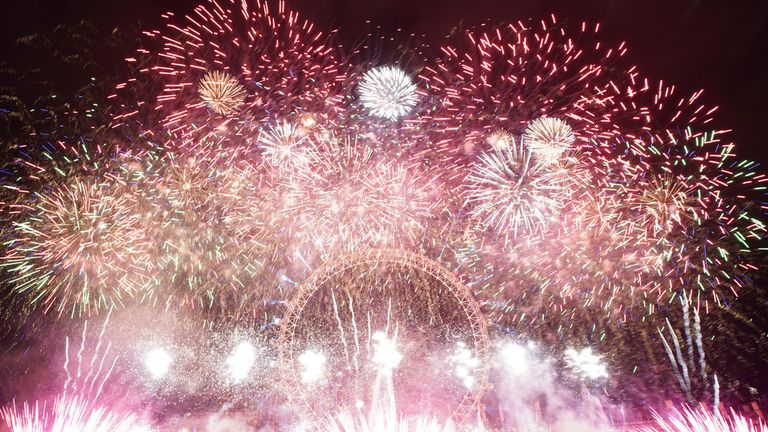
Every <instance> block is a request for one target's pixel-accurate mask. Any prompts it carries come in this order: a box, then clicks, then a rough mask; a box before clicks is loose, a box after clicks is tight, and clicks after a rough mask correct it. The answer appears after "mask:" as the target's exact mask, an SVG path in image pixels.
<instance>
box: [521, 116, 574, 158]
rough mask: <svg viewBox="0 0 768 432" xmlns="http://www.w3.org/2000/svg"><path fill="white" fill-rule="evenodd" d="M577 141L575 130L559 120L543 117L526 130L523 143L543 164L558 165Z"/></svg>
mask: <svg viewBox="0 0 768 432" xmlns="http://www.w3.org/2000/svg"><path fill="white" fill-rule="evenodd" d="M575 140H576V136H575V135H574V134H573V129H571V127H570V126H568V123H566V122H564V121H563V120H560V119H559V118H551V117H541V118H537V119H536V120H534V121H532V122H531V124H529V125H528V127H527V128H525V133H524V134H523V139H522V141H523V143H524V144H525V145H526V146H527V147H528V149H530V151H531V152H532V153H533V154H534V155H535V156H536V158H537V159H538V160H539V161H541V162H542V163H557V162H558V161H559V160H560V159H561V158H562V157H563V154H564V153H565V152H566V151H568V149H570V148H571V146H572V145H573V142H574V141H575Z"/></svg>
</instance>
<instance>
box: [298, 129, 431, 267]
mask: <svg viewBox="0 0 768 432" xmlns="http://www.w3.org/2000/svg"><path fill="white" fill-rule="evenodd" d="M439 188H440V184H439V182H438V179H436V178H435V177H433V176H431V175H430V174H429V173H422V172H421V171H420V170H418V168H417V167H412V166H409V165H408V163H406V162H400V161H397V160H389V159H382V158H381V157H380V155H378V154H377V153H376V152H375V151H373V149H372V148H371V147H370V146H369V143H368V142H367V141H366V140H364V139H362V138H356V137H344V138H335V137H332V136H331V137H329V138H326V139H321V140H319V142H318V143H317V145H316V146H314V147H313V148H312V150H311V153H310V164H309V165H308V167H307V169H304V170H300V171H298V173H297V179H296V181H294V182H291V183H289V184H288V185H287V188H286V189H287V190H286V191H285V193H284V196H283V199H284V201H285V207H284V212H285V219H286V220H287V221H288V222H290V223H291V226H292V231H294V232H296V233H297V234H298V236H299V241H300V244H304V245H311V246H313V247H316V248H318V249H319V250H321V251H323V252H324V253H328V252H333V251H339V250H341V251H344V250H346V251H355V250H361V248H363V247H366V246H368V247H370V246H374V247H376V246H378V247H381V246H387V245H390V246H391V245H406V244H408V245H411V244H418V243H419V242H420V241H421V240H422V236H423V235H424V233H425V231H426V225H427V224H429V223H430V222H431V220H432V219H433V217H434V211H435V210H436V207H437V205H438V204H437V202H438V201H439V198H440V197H439Z"/></svg>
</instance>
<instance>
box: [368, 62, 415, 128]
mask: <svg viewBox="0 0 768 432" xmlns="http://www.w3.org/2000/svg"><path fill="white" fill-rule="evenodd" d="M359 93H360V102H361V103H362V104H363V107H365V109H367V110H368V111H369V112H370V113H371V114H372V115H374V116H376V117H382V118H386V119H389V120H396V119H398V118H400V117H403V116H405V115H407V114H408V113H409V112H410V111H411V110H412V109H413V107H414V106H415V105H416V102H417V100H418V98H417V95H416V85H415V84H414V83H413V80H412V79H411V77H409V76H408V75H407V74H406V73H405V72H404V71H403V70H402V69H400V68H398V67H396V66H381V67H377V68H373V69H371V70H369V71H368V72H366V73H365V75H364V76H363V80H362V81H361V82H360V89H359Z"/></svg>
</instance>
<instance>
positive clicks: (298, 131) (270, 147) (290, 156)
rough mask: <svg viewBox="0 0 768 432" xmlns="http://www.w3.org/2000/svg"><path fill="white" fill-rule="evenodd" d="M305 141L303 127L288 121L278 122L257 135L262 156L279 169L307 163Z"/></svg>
mask: <svg viewBox="0 0 768 432" xmlns="http://www.w3.org/2000/svg"><path fill="white" fill-rule="evenodd" d="M310 121H311V120H310ZM306 141H307V133H306V130H305V129H304V127H303V126H299V125H296V124H293V123H288V122H282V123H278V124H277V125H276V126H274V127H270V128H269V129H268V130H266V131H264V132H263V133H261V134H260V135H259V143H260V146H261V148H262V150H263V152H264V156H265V157H266V158H267V160H269V162H270V163H271V165H272V166H274V167H277V168H281V169H290V168H296V167H301V166H303V165H306V164H307V163H308V154H307V153H308V151H309V150H308V148H307V147H308V146H307V145H306V144H307V143H306Z"/></svg>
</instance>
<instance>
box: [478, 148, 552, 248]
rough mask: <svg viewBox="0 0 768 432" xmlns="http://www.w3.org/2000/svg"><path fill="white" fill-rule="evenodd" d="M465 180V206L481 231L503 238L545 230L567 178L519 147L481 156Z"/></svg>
mask: <svg viewBox="0 0 768 432" xmlns="http://www.w3.org/2000/svg"><path fill="white" fill-rule="evenodd" d="M479 159H480V160H479V161H478V163H476V164H475V165H474V167H473V168H472V171H471V172H470V174H469V176H468V177H467V192H466V204H467V205H468V207H469V208H470V212H471V214H472V215H473V216H474V217H475V219H476V220H477V221H478V223H479V225H480V226H481V227H483V228H488V227H490V228H492V229H494V230H495V231H496V232H497V233H499V234H502V235H504V236H505V237H512V238H516V237H517V236H518V235H519V234H523V233H537V232H543V231H545V230H546V227H547V225H548V224H549V222H550V221H551V220H552V219H553V218H554V217H555V216H556V214H557V212H558V210H559V208H560V206H561V202H562V201H563V198H564V194H565V193H566V190H565V189H566V188H565V185H566V184H567V179H565V178H564V177H563V176H561V175H558V174H557V172H556V171H553V170H550V169H548V167H546V166H543V165H542V164H539V163H536V162H535V161H533V160H531V153H530V152H528V151H527V150H526V149H525V148H524V147H523V146H522V145H521V144H512V145H510V146H509V147H508V148H506V149H500V150H495V151H491V152H487V153H483V154H481V155H480V156H479Z"/></svg>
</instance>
